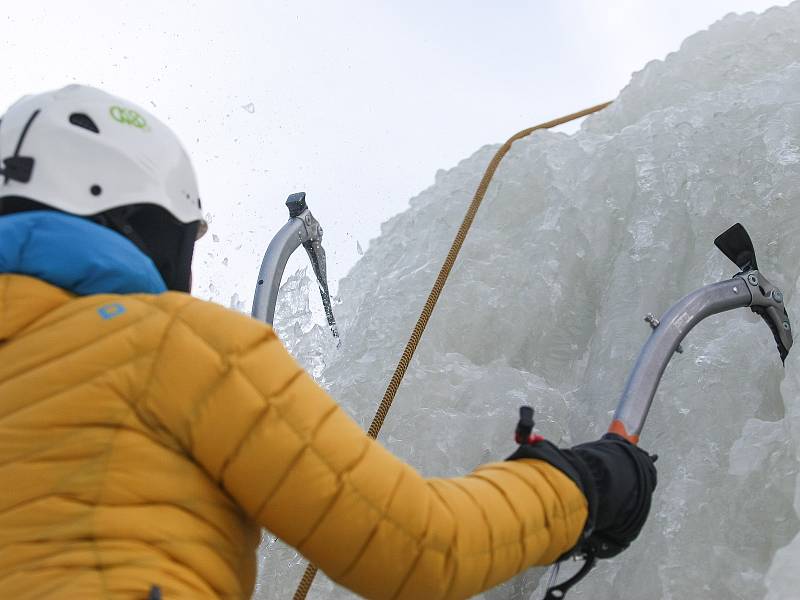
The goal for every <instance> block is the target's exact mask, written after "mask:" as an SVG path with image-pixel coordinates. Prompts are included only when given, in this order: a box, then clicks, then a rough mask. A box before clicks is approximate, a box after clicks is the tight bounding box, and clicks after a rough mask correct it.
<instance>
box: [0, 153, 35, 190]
mask: <svg viewBox="0 0 800 600" xmlns="http://www.w3.org/2000/svg"><path fill="white" fill-rule="evenodd" d="M33 162H34V160H33V157H31V156H9V157H8V158H5V159H3V168H2V169H0V175H2V176H4V177H5V181H4V183H8V180H9V179H12V180H14V181H19V182H20V183H28V182H29V181H30V180H31V173H33Z"/></svg>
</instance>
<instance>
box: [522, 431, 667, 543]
mask: <svg viewBox="0 0 800 600" xmlns="http://www.w3.org/2000/svg"><path fill="white" fill-rule="evenodd" d="M520 458H536V459H540V460H544V461H546V462H548V463H550V464H552V465H553V466H555V467H557V468H559V469H560V470H561V471H563V472H564V473H565V474H566V475H568V476H569V477H570V478H571V479H572V480H573V481H574V482H575V483H576V484H577V485H578V487H579V488H580V489H581V490H582V491H583V494H584V495H585V496H586V499H587V500H588V502H589V518H588V519H587V523H586V528H585V530H584V536H583V538H582V539H581V540H580V541H579V542H578V545H577V546H576V547H575V548H574V549H573V550H572V551H570V553H572V552H573V551H577V552H587V551H591V552H592V553H593V554H594V555H595V556H597V557H599V558H609V557H611V556H615V555H617V554H619V553H620V552H622V551H623V550H625V548H627V547H628V546H629V545H630V543H631V542H632V541H633V540H635V539H636V537H637V536H638V535H639V531H641V529H642V526H643V525H644V522H645V520H646V519H647V514H648V512H649V511H650V501H651V498H652V495H653V490H655V487H656V468H655V464H654V463H655V457H651V456H650V455H649V454H647V452H645V451H644V450H642V449H640V448H639V447H637V446H635V445H633V444H631V443H630V442H628V441H627V440H625V439H624V438H622V437H620V436H618V435H615V434H606V435H605V436H603V438H602V439H600V440H597V441H596V442H589V443H587V444H580V445H578V446H575V447H574V448H571V449H559V448H557V447H556V446H554V445H553V444H552V443H550V442H547V441H544V440H541V438H531V439H530V441H526V443H523V444H521V445H520V447H519V448H518V449H517V451H516V452H514V454H512V455H511V456H510V457H509V460H517V459H520Z"/></svg>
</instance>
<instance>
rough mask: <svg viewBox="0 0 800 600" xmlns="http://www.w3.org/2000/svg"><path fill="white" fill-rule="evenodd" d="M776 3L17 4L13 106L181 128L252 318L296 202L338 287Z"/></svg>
mask: <svg viewBox="0 0 800 600" xmlns="http://www.w3.org/2000/svg"><path fill="white" fill-rule="evenodd" d="M774 4H781V5H785V4H787V2H774V1H770V0H702V1H697V0H692V1H689V0H659V1H656V0H638V1H634V0H606V1H600V0H538V1H533V0H529V1H517V0H503V1H496V2H486V1H476V0H459V1H454V0H443V1H436V0H427V1H424V2H423V1H420V0H403V1H389V0H375V1H371V2H369V1H366V0H361V1H331V0H329V1H325V0H295V1H291V2H288V1H285V2H279V1H273V0H262V1H256V0H228V1H226V2H211V1H205V2H204V1H202V0H196V1H193V2H192V1H185V0H169V1H166V0H160V1H157V0H137V1H136V2H127V1H125V0H116V1H114V2H109V1H107V0H103V1H95V0H72V1H70V2H64V1H62V0H50V1H37V0H28V1H26V2H15V1H11V0H2V7H3V10H2V12H1V13H0V65H2V67H0V73H2V86H0V106H1V107H3V110H4V107H6V106H8V105H9V104H10V103H11V102H13V101H14V100H16V99H17V98H18V97H19V96H21V95H23V94H26V93H33V92H39V91H44V90H47V89H52V88H57V87H61V86H63V85H65V84H67V83H72V82H78V83H86V84H90V85H94V86H98V87H102V88H104V89H106V90H107V91H109V92H111V93H114V94H117V95H120V96H123V97H125V98H128V99H129V100H131V101H133V102H135V103H138V104H140V105H141V106H143V107H145V108H147V109H149V110H150V111H152V112H153V113H155V114H156V116H158V117H159V118H161V119H162V120H163V121H166V122H167V123H168V124H169V125H171V126H172V127H173V128H174V129H175V130H176V131H177V133H178V135H179V136H180V137H181V139H182V140H183V141H184V143H185V144H186V146H187V148H188V151H189V154H190V155H191V156H192V157H193V160H194V164H195V168H196V170H197V172H198V178H199V181H200V189H201V196H202V198H203V200H204V207H205V208H206V209H207V210H208V211H209V212H210V213H211V214H212V216H213V219H212V222H211V233H209V235H208V236H207V237H206V238H204V240H202V241H201V242H200V244H199V245H198V249H197V255H196V261H195V271H196V278H195V290H196V291H197V292H198V293H199V295H202V296H205V297H213V298H215V299H217V300H218V301H220V302H222V303H223V304H226V305H227V304H228V303H229V301H230V298H231V295H232V294H233V293H234V292H236V293H238V294H239V296H240V297H241V298H242V299H243V300H245V301H246V302H247V304H248V306H249V302H250V300H251V294H252V290H253V287H254V283H255V277H256V274H257V272H258V267H259V264H260V260H261V254H262V252H263V249H264V248H265V247H266V244H267V243H268V241H269V240H270V239H271V237H272V235H273V234H274V233H275V232H276V231H277V230H278V228H279V227H280V226H282V225H283V223H284V222H285V221H286V219H287V213H286V209H285V207H284V206H283V202H284V200H285V198H286V196H287V195H288V194H289V193H291V192H294V191H306V192H307V193H308V200H309V206H310V207H311V209H312V211H313V213H314V214H315V216H317V218H318V219H319V220H320V222H321V223H322V224H323V226H324V228H325V247H326V249H327V251H328V269H329V274H330V276H331V279H332V282H331V283H332V285H333V286H334V287H335V285H336V284H335V281H336V280H338V279H339V278H340V277H342V276H343V275H345V274H346V272H347V270H348V269H349V268H350V267H351V266H352V265H353V263H354V262H355V260H356V259H357V258H358V255H357V252H356V243H357V242H360V244H361V246H362V247H364V248H365V249H366V247H367V245H368V241H369V240H370V239H371V238H374V237H376V236H377V235H378V234H379V226H380V223H381V222H383V221H385V220H386V219H387V218H389V217H390V216H391V215H393V214H395V213H397V212H399V211H401V210H403V209H404V208H405V207H406V205H407V203H408V200H409V198H410V197H412V196H414V195H416V194H417V193H419V192H420V191H421V190H423V189H425V188H426V187H428V186H429V185H431V184H432V182H433V177H434V174H435V172H436V171H437V170H438V169H440V168H450V167H452V166H453V165H455V164H456V163H457V162H458V161H459V160H460V159H462V158H465V157H467V156H469V155H470V154H472V153H473V152H474V151H475V150H477V149H478V148H479V147H481V146H482V145H484V144H487V143H498V142H503V141H504V140H505V139H506V138H507V137H509V136H510V135H511V134H513V133H515V132H516V131H518V130H520V129H523V128H525V127H528V126H530V125H533V124H536V123H538V122H541V121H544V120H548V119H551V118H553V117H557V116H561V115H564V114H567V113H570V112H573V111H575V110H578V109H581V108H584V107H587V106H591V105H593V104H597V103H599V102H602V101H605V100H611V99H613V98H614V97H615V96H616V95H617V94H618V92H619V90H620V89H621V88H623V87H624V86H625V85H626V84H627V82H628V81H629V79H630V75H631V73H632V72H634V71H637V70H640V69H641V68H643V67H644V65H645V64H646V63H647V62H649V61H650V60H654V59H663V58H664V57H665V56H666V55H667V54H668V53H669V52H672V51H675V50H677V49H678V48H679V47H680V44H681V42H682V41H683V39H684V38H686V37H687V36H689V35H691V34H692V33H694V32H696V31H699V30H701V29H704V28H706V27H708V26H709V25H710V24H711V23H713V22H714V21H716V20H718V19H719V18H721V17H722V16H724V15H725V14H727V13H729V12H747V11H756V12H761V11H763V10H765V9H767V8H768V7H770V6H772V5H774ZM251 104H252V108H253V109H254V112H250V111H249V110H247V109H245V108H243V107H245V106H248V105H251ZM213 236H216V238H215V237H213ZM215 239H216V240H218V241H214V240H215ZM226 259H227V260H226ZM298 260H299V259H298ZM437 260H438V259H437ZM295 264H302V263H301V262H297V261H293V263H292V264H291V265H290V268H293V266H294V265H295ZM209 282H213V283H214V287H213V288H209Z"/></svg>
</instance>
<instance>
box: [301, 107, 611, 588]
mask: <svg viewBox="0 0 800 600" xmlns="http://www.w3.org/2000/svg"><path fill="white" fill-rule="evenodd" d="M609 104H611V102H604V103H603V104H598V105H597V106H592V107H591V108H587V109H584V110H582V111H579V112H576V113H572V114H571V115H567V116H565V117H560V118H558V119H554V120H552V121H547V122H546V123H541V124H539V125H536V126H534V127H529V128H528V129H523V130H522V131H520V132H519V133H517V134H515V135H513V136H511V137H510V138H509V139H508V140H507V141H506V143H505V144H503V145H502V146H501V147H500V149H499V150H498V151H497V152H496V153H495V155H494V157H493V158H492V160H491V162H490V163H489V166H488V167H487V168H486V172H485V173H484V174H483V178H482V179H481V182H480V184H478V189H477V190H476V191H475V195H474V196H473V198H472V202H470V205H469V208H467V214H466V215H465V216H464V220H463V221H462V223H461V227H459V228H458V232H457V233H456V238H455V240H453V244H452V246H450V251H449V252H448V253H447V258H445V259H444V264H443V265H442V268H441V269H440V270H439V275H438V277H436V282H435V283H434V284H433V289H432V290H431V293H430V294H429V295H428V299H427V300H426V301H425V306H424V307H423V308H422V313H421V314H420V316H419V319H417V324H416V325H415V326H414V330H413V331H412V332H411V337H410V338H409V340H408V342H407V343H406V347H405V349H404V350H403V355H402V356H401V357H400V362H399V363H398V365H397V368H396V369H395V371H394V375H392V379H391V381H390V382H389V385H388V387H387V388H386V392H385V393H384V394H383V400H381V403H380V405H379V406H378V410H377V411H376V412H375V416H374V417H373V419H372V424H371V425H370V426H369V431H368V432H367V435H368V436H369V437H371V438H373V439H375V438H377V437H378V432H379V431H380V430H381V427H382V426H383V422H384V420H385V419H386V414H387V413H388V412H389V408H390V407H391V406H392V402H393V401H394V397H395V395H396V394H397V389H398V388H399V387H400V382H401V381H402V380H403V376H404V375H405V374H406V370H407V369H408V365H409V363H410V362H411V358H412V357H413V356H414V352H415V350H416V349H417V345H418V344H419V340H420V338H421V337H422V334H423V332H424V331H425V327H426V325H427V324H428V320H429V319H430V317H431V314H432V313H433V309H434V307H435V306H436V302H437V301H438V300H439V295H440V294H441V293H442V288H444V284H445V282H446V281H447V277H448V276H449V275H450V271H451V270H452V268H453V264H454V263H455V262H456V257H457V256H458V253H459V252H460V250H461V246H462V245H463V244H464V239H465V238H466V237H467V233H468V232H469V228H470V227H471V226H472V222H473V221H474V220H475V215H476V214H477V212H478V208H480V205H481V202H482V201H483V197H484V196H485V195H486V190H487V189H489V184H490V183H491V181H492V178H493V177H494V174H495V172H496V171H497V167H498V166H500V161H502V160H503V157H504V156H505V155H506V154H507V153H508V151H509V150H510V149H511V146H512V145H513V144H514V142H516V141H517V140H520V139H522V138H524V137H527V136H529V135H530V134H532V133H533V132H534V131H537V130H539V129H550V128H551V127H556V126H558V125H563V124H564V123H569V122H570V121H574V120H575V119H580V118H581V117H585V116H587V115H590V114H592V113H596V112H598V111H600V110H603V109H604V108H605V107H607V106H608V105H609ZM316 574H317V567H316V566H315V565H313V564H309V565H308V567H306V571H305V573H303V578H302V579H301V580H300V584H299V585H298V586H297V591H295V593H294V598H293V600H305V597H306V595H307V594H308V590H309V589H310V588H311V584H312V583H313V581H314V577H315V576H316Z"/></svg>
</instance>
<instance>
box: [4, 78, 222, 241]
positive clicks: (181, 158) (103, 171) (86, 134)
mask: <svg viewBox="0 0 800 600" xmlns="http://www.w3.org/2000/svg"><path fill="white" fill-rule="evenodd" d="M0 161H1V162H0V164H1V165H2V166H0V200H2V199H3V198H6V197H15V198H24V199H28V200H32V201H35V202H38V203H41V204H44V205H46V206H49V207H52V208H55V209H57V210H60V211H63V212H67V213H71V214H75V215H80V216H92V215H96V214H98V213H102V212H104V211H108V210H110V209H114V208H119V207H124V206H131V205H141V204H150V205H156V206H159V207H161V208H163V209H164V210H166V211H167V212H168V213H169V214H171V215H172V216H173V217H175V219H177V220H178V221H180V222H181V223H183V224H189V223H197V225H198V227H197V238H199V237H200V236H202V235H203V234H204V233H205V232H206V230H207V226H206V223H205V221H204V220H203V214H202V210H201V208H202V207H201V204H200V197H199V193H198V189H197V179H196V177H195V173H194V169H193V168H192V165H191V162H190V161H189V157H188V155H187V154H186V151H185V150H184V148H183V146H182V145H181V143H180V141H179V140H178V138H177V136H176V135H175V134H174V133H173V132H172V131H171V130H170V129H169V128H168V127H167V126H166V125H164V124H163V123H162V122H161V121H159V120H158V119H156V118H155V117H154V116H153V115H151V114H149V113H148V112H147V111H145V110H144V109H142V108H140V107H138V106H136V105H134V104H132V103H131V102H128V101H127V100H123V99H121V98H118V97H116V96H112V95H111V94H108V93H106V92H103V91H101V90H98V89H95V88H92V87H88V86H83V85H69V86H67V87H65V88H62V89H60V90H56V91H51V92H45V93H43V94H36V95H32V96H24V97H23V98H21V99H20V100H18V101H17V102H16V103H14V104H13V105H12V106H11V107H10V108H9V109H8V111H7V112H6V114H5V115H3V117H2V120H0Z"/></svg>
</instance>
